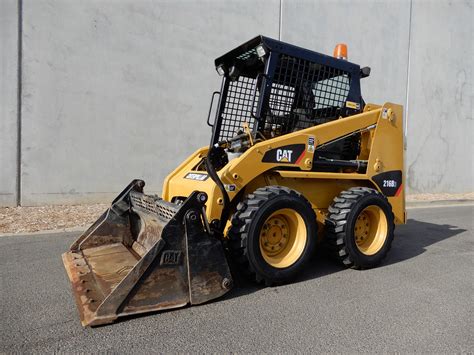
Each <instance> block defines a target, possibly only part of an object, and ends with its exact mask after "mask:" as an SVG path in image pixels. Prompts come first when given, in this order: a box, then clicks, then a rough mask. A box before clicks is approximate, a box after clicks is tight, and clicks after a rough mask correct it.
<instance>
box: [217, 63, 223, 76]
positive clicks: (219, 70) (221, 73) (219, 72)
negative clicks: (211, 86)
mask: <svg viewBox="0 0 474 355" xmlns="http://www.w3.org/2000/svg"><path fill="white" fill-rule="evenodd" d="M216 70H217V73H218V74H219V75H220V76H224V74H225V69H224V66H223V65H222V64H221V65H219V66H218V67H217V68H216Z"/></svg>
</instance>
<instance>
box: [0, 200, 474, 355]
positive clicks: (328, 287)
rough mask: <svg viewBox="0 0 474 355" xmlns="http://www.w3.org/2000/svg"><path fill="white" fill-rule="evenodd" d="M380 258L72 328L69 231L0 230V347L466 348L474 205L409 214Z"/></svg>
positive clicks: (323, 266)
mask: <svg viewBox="0 0 474 355" xmlns="http://www.w3.org/2000/svg"><path fill="white" fill-rule="evenodd" d="M408 212H409V221H408V224H407V225H404V226H400V227H397V229H396V232H395V240H394V243H393V247H392V250H391V251H390V254H389V256H388V258H387V259H386V260H385V262H384V263H383V265H382V266H380V267H379V268H376V269H372V270H366V271H356V270H346V269H344V268H342V267H340V266H338V265H337V264H335V263H334V262H333V261H331V260H330V259H328V258H326V257H325V255H324V254H323V253H322V252H319V253H317V254H316V255H315V257H314V260H313V262H312V264H311V266H310V267H309V268H308V269H307V270H306V271H305V272H304V274H303V275H301V277H300V278H299V279H298V280H297V281H296V282H295V283H293V284H290V285H285V286H280V287H270V288H261V287H255V286H252V285H243V286H240V287H237V288H235V289H234V290H232V291H231V292H230V293H229V294H228V295H226V296H225V297H224V298H222V299H219V300H216V301H214V302H211V303H208V304H205V305H201V306H194V307H187V308H183V309H179V310H174V311H169V312H161V313H159V312H158V313H153V314H147V315H142V316H138V317H129V318H125V319H123V320H121V321H120V322H118V323H115V324H113V325H108V326H102V327H97V328H83V327H82V326H81V325H80V322H79V317H78V314H77V310H76V305H75V303H74V300H73V296H72V293H71V290H70V284H69V281H68V278H67V276H66V272H65V270H64V268H63V265H62V261H61V253H62V252H64V251H65V250H67V248H68V246H69V245H70V243H71V242H72V241H73V240H74V239H75V238H76V237H77V235H78V233H77V232H76V233H62V234H51V235H47V234H45V235H29V236H7V237H2V238H0V311H1V312H0V314H1V318H0V353H13V352H15V353H16V352H22V353H23V352H41V353H44V352H57V351H59V352H87V353H89V352H114V353H116V352H118V353H132V352H133V353H144V352H160V353H169V352H173V353H175V352H187V353H189V352H191V353H195V352H206V353H207V352H213V353H222V352H243V353H255V352H258V353H262V352H264V353H270V352H277V353H290V352H291V353H294V352H305V353H309V352H342V353H354V352H372V353H380V352H415V351H417V352H424V353H433V352H435V353H461V352H468V353H473V352H474V337H473V334H474V332H473V330H472V329H473V326H474V317H473V310H474V301H473V299H474V298H473V293H474V292H473V291H474V287H473V286H474V277H473V275H474V238H473V230H474V227H473V219H474V208H473V206H457V207H446V206H443V207H438V208H417V209H412V210H409V211H408Z"/></svg>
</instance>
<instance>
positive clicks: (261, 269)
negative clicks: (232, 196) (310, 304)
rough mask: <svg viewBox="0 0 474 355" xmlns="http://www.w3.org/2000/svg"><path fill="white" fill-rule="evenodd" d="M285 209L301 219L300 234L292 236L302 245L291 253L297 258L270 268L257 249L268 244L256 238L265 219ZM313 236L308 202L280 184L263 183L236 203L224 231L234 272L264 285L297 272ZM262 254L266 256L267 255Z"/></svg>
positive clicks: (313, 241)
mask: <svg viewBox="0 0 474 355" xmlns="http://www.w3.org/2000/svg"><path fill="white" fill-rule="evenodd" d="M285 210H286V211H290V212H289V213H290V214H292V213H295V212H296V214H297V215H299V216H300V217H301V218H302V220H301V221H303V222H302V224H300V225H299V226H300V227H299V228H300V229H299V231H303V234H300V236H301V235H303V237H295V238H299V240H300V241H302V242H301V243H303V240H304V244H301V247H300V249H299V250H300V251H298V253H297V254H295V255H296V256H295V255H294V257H295V258H297V259H295V261H294V262H293V263H292V264H291V265H288V266H287V267H274V266H272V265H271V264H270V263H269V262H267V261H266V259H265V256H264V255H263V254H264V252H262V250H261V248H268V247H263V246H261V242H260V238H261V233H265V231H266V228H267V226H268V225H267V219H268V218H269V217H270V218H271V216H273V215H275V213H277V216H280V215H278V213H280V211H285ZM296 214H295V215H296ZM283 216H284V215H283ZM298 220H300V219H298ZM277 227H280V226H277ZM262 228H265V230H264V229H262ZM281 228H284V227H281ZM304 228H306V229H304ZM289 229H291V228H289ZM296 229H297V228H296ZM304 233H305V234H304ZM269 234H270V233H269ZM263 235H264V234H263ZM288 235H291V233H290V231H288ZM316 235H317V223H316V215H315V213H314V211H313V209H312V207H311V204H310V203H309V202H308V201H307V200H306V199H305V198H304V197H303V196H302V195H301V194H300V193H298V192H296V191H294V190H291V189H289V188H286V187H282V186H267V187H262V188H259V189H257V190H256V191H255V192H254V193H253V194H249V195H248V196H247V197H246V198H245V199H244V200H243V201H242V202H241V203H239V204H238V206H237V210H236V212H235V213H234V215H233V216H232V226H231V228H230V229H229V232H228V238H229V239H228V240H229V243H228V246H229V249H230V250H229V251H230V253H231V256H232V258H233V259H234V263H235V264H236V265H237V266H238V270H236V271H237V272H239V273H242V274H244V275H246V276H248V277H250V278H251V279H253V280H255V281H257V282H258V283H262V282H264V283H265V285H267V286H270V285H272V284H281V283H285V282H288V281H290V280H292V279H293V278H294V277H295V276H296V275H297V274H298V272H299V271H301V269H302V268H303V267H304V266H305V264H306V263H307V262H308V260H309V258H310V257H311V255H312V254H313V252H314V248H315V245H316V239H317V238H316ZM273 236H275V234H273ZM301 238H303V239H301ZM289 239H291V237H290V238H289ZM262 243H263V241H262ZM280 245H281V244H280ZM288 245H289V244H288ZM303 245H304V247H303ZM285 248H287V246H285ZM289 248H292V247H291V246H290V247H289ZM272 249H273V247H272ZM299 252H301V254H299ZM266 257H267V258H268V256H266Z"/></svg>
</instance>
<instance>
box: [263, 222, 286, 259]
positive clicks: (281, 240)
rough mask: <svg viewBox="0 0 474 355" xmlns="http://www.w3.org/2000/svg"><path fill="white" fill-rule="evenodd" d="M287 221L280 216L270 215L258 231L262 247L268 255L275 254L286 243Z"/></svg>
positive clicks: (283, 247)
mask: <svg viewBox="0 0 474 355" xmlns="http://www.w3.org/2000/svg"><path fill="white" fill-rule="evenodd" d="M289 229H290V227H289V225H288V222H287V221H286V220H285V219H284V218H283V217H280V216H273V217H270V218H269V219H267V220H266V221H265V224H264V225H263V227H262V231H261V233H260V238H261V239H260V240H261V241H262V244H263V245H262V247H263V249H264V250H265V252H266V253H267V254H268V255H277V254H278V253H280V252H281V251H282V250H284V249H285V247H286V246H287V244H288V239H289V238H288V237H289Z"/></svg>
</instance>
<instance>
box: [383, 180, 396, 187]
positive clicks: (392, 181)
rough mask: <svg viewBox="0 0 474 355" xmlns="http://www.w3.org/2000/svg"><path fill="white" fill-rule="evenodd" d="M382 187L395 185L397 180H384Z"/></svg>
mask: <svg viewBox="0 0 474 355" xmlns="http://www.w3.org/2000/svg"><path fill="white" fill-rule="evenodd" d="M383 187H397V182H396V181H395V180H384V181H383Z"/></svg>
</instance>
